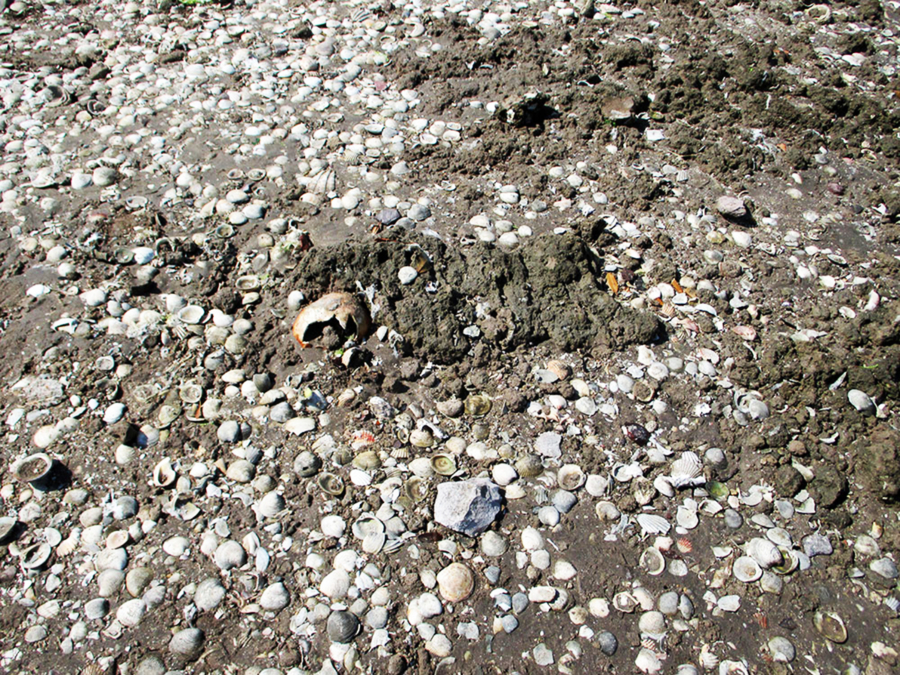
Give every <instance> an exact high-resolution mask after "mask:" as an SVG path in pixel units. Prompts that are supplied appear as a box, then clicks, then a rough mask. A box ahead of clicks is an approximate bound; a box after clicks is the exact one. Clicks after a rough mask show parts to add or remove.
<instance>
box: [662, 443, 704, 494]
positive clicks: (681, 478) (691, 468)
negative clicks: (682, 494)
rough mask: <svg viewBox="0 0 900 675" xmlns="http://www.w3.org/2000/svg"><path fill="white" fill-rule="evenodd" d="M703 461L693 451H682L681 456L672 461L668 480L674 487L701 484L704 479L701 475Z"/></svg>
mask: <svg viewBox="0 0 900 675" xmlns="http://www.w3.org/2000/svg"><path fill="white" fill-rule="evenodd" d="M702 473H703V462H702V461H701V460H700V457H698V456H697V454H696V453H694V452H690V451H688V452H683V453H682V454H681V457H679V458H678V459H676V460H675V461H674V462H672V466H671V469H670V471H669V480H670V481H671V483H672V485H673V486H674V487H676V488H683V487H689V486H695V485H703V484H704V483H705V482H706V479H705V478H704V477H703V475H702Z"/></svg>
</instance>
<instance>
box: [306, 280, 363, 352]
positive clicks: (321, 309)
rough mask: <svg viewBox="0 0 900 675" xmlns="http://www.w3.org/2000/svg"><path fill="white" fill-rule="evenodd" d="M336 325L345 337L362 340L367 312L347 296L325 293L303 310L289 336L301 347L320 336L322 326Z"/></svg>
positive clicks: (355, 300)
mask: <svg viewBox="0 0 900 675" xmlns="http://www.w3.org/2000/svg"><path fill="white" fill-rule="evenodd" d="M334 321H336V322H337V323H338V325H339V326H340V327H341V330H342V331H343V332H344V335H345V336H346V337H348V338H349V337H353V338H354V339H356V340H361V339H363V338H364V337H365V336H366V334H367V333H368V332H369V323H370V320H369V311H368V309H366V306H365V305H364V304H363V303H362V302H360V300H359V299H358V298H357V297H356V296H355V295H352V294H350V293H329V294H328V295H323V296H322V297H321V298H319V299H318V300H316V301H315V302H314V303H312V304H310V305H307V306H306V307H304V308H303V310H302V311H301V312H300V314H298V315H297V319H296V320H295V321H294V325H293V327H292V329H291V332H292V333H293V335H294V338H295V339H296V340H297V342H299V343H300V346H301V347H306V346H307V343H308V342H310V341H311V340H313V339H315V338H316V337H318V335H319V334H321V331H322V328H324V326H325V325H326V324H329V323H332V322H334Z"/></svg>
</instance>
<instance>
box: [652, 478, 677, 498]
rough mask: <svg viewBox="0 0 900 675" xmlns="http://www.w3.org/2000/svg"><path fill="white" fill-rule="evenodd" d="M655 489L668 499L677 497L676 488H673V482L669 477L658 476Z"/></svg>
mask: <svg viewBox="0 0 900 675" xmlns="http://www.w3.org/2000/svg"><path fill="white" fill-rule="evenodd" d="M653 487H654V488H656V491H657V492H659V493H660V494H661V495H665V496H666V497H674V496H675V488H674V487H673V486H672V481H671V480H670V479H669V477H668V476H657V477H656V478H654V479H653Z"/></svg>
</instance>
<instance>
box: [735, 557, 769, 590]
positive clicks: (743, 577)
mask: <svg viewBox="0 0 900 675" xmlns="http://www.w3.org/2000/svg"><path fill="white" fill-rule="evenodd" d="M731 571H732V574H734V578H735V579H737V580H738V581H743V582H744V583H745V584H750V583H753V582H754V581H756V580H757V579H759V578H760V577H761V576H762V574H763V573H762V568H761V567H760V566H759V563H757V562H756V561H755V560H754V559H753V558H751V557H749V556H745V555H744V556H741V557H740V558H738V559H737V560H735V561H734V565H733V566H732V568H731Z"/></svg>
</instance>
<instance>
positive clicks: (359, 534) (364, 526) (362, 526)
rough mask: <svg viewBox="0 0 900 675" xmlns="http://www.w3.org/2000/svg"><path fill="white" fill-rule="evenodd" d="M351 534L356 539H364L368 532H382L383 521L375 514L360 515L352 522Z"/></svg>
mask: <svg viewBox="0 0 900 675" xmlns="http://www.w3.org/2000/svg"><path fill="white" fill-rule="evenodd" d="M351 529H352V530H353V536H354V537H356V538H357V539H365V538H366V537H368V536H369V535H370V534H373V533H379V532H384V523H383V522H381V521H380V520H378V518H376V517H375V516H372V515H364V516H360V517H359V518H358V519H357V520H356V522H355V523H353V527H352V528H351Z"/></svg>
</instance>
